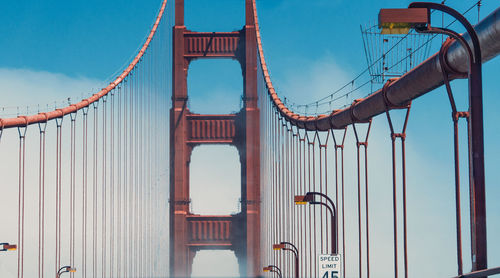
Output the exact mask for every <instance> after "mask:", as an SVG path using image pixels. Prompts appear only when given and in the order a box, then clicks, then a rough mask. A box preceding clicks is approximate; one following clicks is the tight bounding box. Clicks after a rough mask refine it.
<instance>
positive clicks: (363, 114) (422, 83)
mask: <svg viewBox="0 0 500 278" xmlns="http://www.w3.org/2000/svg"><path fill="white" fill-rule="evenodd" d="M254 16H255V22H256V30H257V42H258V48H259V54H260V62H261V64H262V71H263V73H264V78H265V80H266V83H267V87H268V90H269V95H270V98H271V100H272V101H273V103H274V105H275V106H276V107H277V108H278V110H279V112H280V113H281V115H282V116H283V117H285V118H286V119H287V120H288V121H290V122H291V123H292V124H294V125H296V126H298V127H300V128H305V129H307V130H321V131H326V130H329V129H330V128H335V129H342V128H344V127H346V126H348V125H350V124H352V123H353V122H358V121H367V120H369V119H370V118H372V117H374V116H377V115H379V114H382V113H385V109H386V102H385V100H384V98H385V97H384V94H383V92H382V89H380V90H378V91H376V92H374V93H373V94H371V95H369V96H368V97H366V98H364V99H361V100H359V101H357V102H355V103H353V104H352V105H351V106H350V107H347V108H345V109H342V110H334V111H332V113H331V114H329V115H319V116H315V117H308V116H302V115H299V114H296V113H294V112H293V111H290V110H289V109H288V108H287V107H286V106H285V105H284V104H283V102H282V101H281V100H280V98H279V97H278V95H277V94H276V92H275V90H274V88H273V84H272V82H271V79H270V76H269V73H268V70H267V65H266V62H265V59H264V54H263V49H262V42H261V37H260V31H259V25H258V21H257V10H256V5H255V1H254ZM475 29H476V32H477V34H478V36H479V41H480V44H481V54H482V61H483V63H484V62H486V61H488V60H491V59H492V58H494V57H496V56H497V55H498V54H499V53H500V8H498V9H497V10H495V11H494V12H492V13H491V14H490V15H488V16H487V17H486V18H485V19H483V20H482V21H481V22H480V23H479V24H478V25H476V26H475ZM464 38H465V39H466V40H467V42H468V43H469V44H471V45H472V43H471V41H470V38H469V35H468V34H464ZM446 61H448V65H449V66H450V67H451V68H453V69H454V70H455V71H459V72H467V69H468V57H467V53H466V51H465V50H464V49H463V47H462V46H461V45H460V44H459V43H457V42H453V44H452V45H451V46H450V48H449V50H448V52H447V54H446ZM443 82H444V81H443V75H442V73H441V66H440V64H439V53H436V54H434V55H432V56H431V57H430V58H428V59H427V60H425V61H424V62H422V63H421V64H420V65H418V66H416V67H415V68H413V69H412V70H411V71H409V72H407V73H406V74H405V75H403V76H401V77H400V78H398V79H396V80H395V81H394V82H392V83H391V84H390V85H388V86H387V87H386V97H387V100H388V101H389V102H390V103H391V104H393V105H395V106H400V105H404V104H406V103H407V102H409V101H411V100H412V99H415V98H418V97H419V96H421V95H424V94H426V93H428V92H430V91H432V90H433V89H435V88H437V87H440V86H441V85H443Z"/></svg>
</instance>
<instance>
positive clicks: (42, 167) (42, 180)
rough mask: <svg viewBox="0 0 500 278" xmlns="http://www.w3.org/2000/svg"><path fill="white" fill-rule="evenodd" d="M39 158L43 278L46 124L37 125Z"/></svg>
mask: <svg viewBox="0 0 500 278" xmlns="http://www.w3.org/2000/svg"><path fill="white" fill-rule="evenodd" d="M38 129H39V131H40V136H39V137H40V158H39V168H38V277H39V278H43V276H44V275H43V270H44V263H45V260H44V259H45V252H44V249H45V131H46V129H47V122H45V123H39V124H38Z"/></svg>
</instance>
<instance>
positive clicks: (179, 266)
mask: <svg viewBox="0 0 500 278" xmlns="http://www.w3.org/2000/svg"><path fill="white" fill-rule="evenodd" d="M245 17H246V20H245V26H244V28H243V29H242V30H241V31H236V32H210V33H203V32H192V31H190V30H187V29H186V26H185V25H184V0H175V26H174V27H173V28H174V30H173V86H172V108H171V110H170V212H169V213H170V277H190V276H191V266H192V261H193V258H194V255H195V253H196V252H197V251H199V250H207V249H208V250H214V249H229V250H233V251H234V252H235V254H236V256H237V258H238V262H239V265H240V275H241V276H245V277H257V276H259V272H260V271H259V270H260V127H259V125H260V124H259V121H260V112H259V108H258V94H257V38H256V33H255V21H254V10H253V3H252V0H245ZM203 58H230V59H235V60H237V61H239V62H240V65H241V69H242V73H243V90H244V91H243V101H244V105H243V108H242V109H241V111H240V112H238V113H236V114H230V115H200V114H194V113H191V112H190V111H189V109H188V107H187V100H188V93H187V72H188V68H189V64H190V61H192V60H194V59H203ZM200 144H230V145H234V146H236V148H237V149H238V151H239V155H240V162H241V212H240V213H239V214H237V215H222V216H202V215H194V214H192V213H191V212H190V210H189V203H190V198H189V163H190V157H191V152H192V150H193V148H194V147H195V146H197V145H200Z"/></svg>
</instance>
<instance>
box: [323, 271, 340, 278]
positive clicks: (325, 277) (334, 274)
mask: <svg viewBox="0 0 500 278" xmlns="http://www.w3.org/2000/svg"><path fill="white" fill-rule="evenodd" d="M330 273H331V274H332V276H331V277H328V271H327V272H325V274H323V277H321V278H339V276H338V272H337V271H332V272H330Z"/></svg>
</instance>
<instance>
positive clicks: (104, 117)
mask: <svg viewBox="0 0 500 278" xmlns="http://www.w3.org/2000/svg"><path fill="white" fill-rule="evenodd" d="M107 100H108V97H107V95H106V96H104V97H103V98H102V184H101V188H102V189H101V194H102V196H101V197H102V200H101V202H102V204H101V207H102V208H101V222H102V224H101V226H102V227H101V231H102V235H101V248H102V250H101V264H102V267H101V275H102V277H103V278H104V277H106V245H107V235H106V226H107V224H106V198H107V196H106V194H107V187H106V167H107V165H106V163H107V162H106V149H107V148H106V144H107V142H106V139H107V138H106V133H107V129H106V128H107V107H106V106H107V105H106V104H107Z"/></svg>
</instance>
